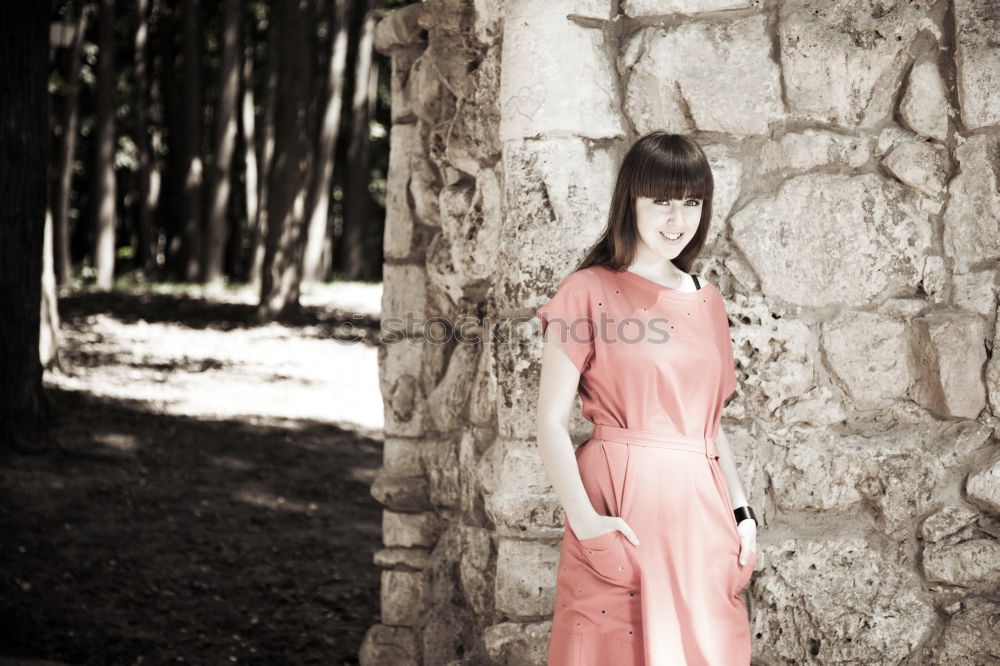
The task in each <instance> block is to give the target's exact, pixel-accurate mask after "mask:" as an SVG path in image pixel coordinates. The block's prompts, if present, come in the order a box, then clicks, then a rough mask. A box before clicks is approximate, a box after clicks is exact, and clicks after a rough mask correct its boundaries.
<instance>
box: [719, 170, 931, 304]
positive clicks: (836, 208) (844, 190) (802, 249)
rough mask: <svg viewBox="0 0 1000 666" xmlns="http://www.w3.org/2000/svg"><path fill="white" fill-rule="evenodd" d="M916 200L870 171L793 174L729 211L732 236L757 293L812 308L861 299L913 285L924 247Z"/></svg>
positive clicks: (922, 217)
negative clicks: (750, 267) (774, 188)
mask: <svg viewBox="0 0 1000 666" xmlns="http://www.w3.org/2000/svg"><path fill="white" fill-rule="evenodd" d="M919 199H920V196H919V195H918V194H916V193H915V192H913V191H912V190H910V189H909V188H906V187H904V186H902V185H900V184H898V183H896V182H892V181H888V180H884V179H882V178H880V177H879V176H877V175H875V174H871V173H869V174H864V175H861V176H848V175H842V174H826V173H814V174H807V175H803V176H797V177H795V178H791V179H789V180H787V181H785V182H784V183H782V184H781V186H780V187H779V188H778V191H777V193H775V194H774V195H773V196H765V197H760V198H757V199H754V200H752V201H750V202H749V203H748V204H747V205H746V206H744V207H743V208H742V209H741V210H740V211H739V212H737V213H736V214H734V215H733V216H732V218H731V225H732V229H733V241H734V242H735V243H736V245H737V246H738V247H739V248H740V250H741V251H742V252H743V253H744V255H746V257H747V258H748V259H749V261H750V262H751V264H752V265H753V267H754V268H755V269H756V271H757V275H758V276H759V277H760V281H761V288H762V289H763V291H764V293H765V295H772V296H776V297H778V298H782V299H785V300H787V301H790V302H792V303H797V304H799V305H807V306H812V307H823V306H826V305H842V306H844V305H846V306H855V305H866V304H869V303H871V302H873V301H877V300H881V299H885V298H887V297H889V296H894V295H901V294H905V293H911V292H912V291H913V290H915V289H916V286H917V284H918V283H919V281H920V278H921V275H922V269H923V265H924V255H925V253H927V252H928V250H929V249H930V246H931V225H930V220H929V216H928V214H927V212H926V211H924V210H921V207H920V201H919ZM831 248H837V251H836V252H832V251H831Z"/></svg>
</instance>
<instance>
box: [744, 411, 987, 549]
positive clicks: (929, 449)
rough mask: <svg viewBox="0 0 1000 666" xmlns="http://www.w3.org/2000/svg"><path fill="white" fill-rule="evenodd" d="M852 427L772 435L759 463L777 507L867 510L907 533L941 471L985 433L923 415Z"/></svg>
mask: <svg viewBox="0 0 1000 666" xmlns="http://www.w3.org/2000/svg"><path fill="white" fill-rule="evenodd" d="M854 427H855V428H856V429H857V430H858V431H859V432H855V433H838V432H834V431H833V430H831V429H820V430H814V431H809V432H808V433H805V432H803V433H796V434H793V435H789V436H788V437H787V438H785V439H781V438H779V437H778V436H777V435H774V437H775V439H776V442H775V445H774V449H773V450H774V451H775V452H776V453H777V452H779V451H781V450H782V449H784V454H783V455H780V454H779V455H774V456H773V457H772V458H771V459H770V460H768V461H767V462H766V463H765V465H764V468H765V470H766V472H767V474H768V476H769V478H770V479H771V487H772V492H773V496H774V501H775V502H776V504H777V505H778V506H779V507H781V509H782V510H783V511H803V512H814V513H816V514H821V513H823V512H829V511H837V512H846V511H848V510H851V509H858V510H860V509H865V510H867V511H870V512H871V514H870V516H869V520H871V521H872V522H873V524H875V525H876V526H877V527H878V528H879V529H881V530H883V531H884V532H886V533H888V534H891V535H893V536H894V537H896V538H899V539H903V538H906V537H907V536H908V535H909V534H910V532H911V531H912V520H913V517H914V516H919V515H920V514H922V513H925V512H927V511H928V510H929V509H930V508H931V507H932V506H933V504H934V502H935V500H936V497H937V493H938V492H941V491H942V489H943V487H944V485H945V484H947V483H948V482H949V480H950V475H949V474H948V470H950V469H954V468H955V467H956V466H957V465H962V464H967V463H966V461H967V459H968V458H969V456H970V454H971V453H972V452H973V451H975V450H976V449H978V448H979V447H981V446H982V445H983V443H984V442H985V441H986V440H987V439H988V437H989V430H988V429H986V428H984V427H983V426H981V425H979V424H975V423H971V424H970V423H968V422H964V423H962V422H960V423H955V424H952V423H948V422H934V421H923V422H918V423H914V424H899V425H897V426H896V427H894V428H892V429H889V430H885V429H884V428H883V427H882V426H879V425H877V424H869V426H868V427H869V430H868V431H867V432H864V431H861V429H862V427H863V424H862V423H855V424H854Z"/></svg>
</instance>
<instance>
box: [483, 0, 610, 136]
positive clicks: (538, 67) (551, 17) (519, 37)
mask: <svg viewBox="0 0 1000 666" xmlns="http://www.w3.org/2000/svg"><path fill="white" fill-rule="evenodd" d="M611 6H612V3H610V2H608V1H607V0H583V1H581V0H547V1H546V2H538V1H537V0H506V4H505V9H506V12H505V24H504V36H503V54H502V56H501V60H502V62H503V69H502V71H501V73H500V107H501V111H500V140H501V141H504V142H506V141H509V140H512V139H523V138H528V137H536V136H539V135H545V134H561V135H564V136H565V135H569V134H572V135H575V136H579V137H586V138H589V139H610V138H619V137H623V136H624V135H625V128H624V126H623V123H622V119H621V115H620V114H619V113H618V109H619V106H620V104H619V99H618V88H617V86H616V85H615V83H614V81H615V72H614V68H613V66H612V57H611V55H610V52H611V45H610V44H609V43H608V42H607V39H608V37H609V35H610V32H608V31H604V30H600V29H598V28H596V27H591V26H589V25H583V24H582V22H578V21H576V20H573V19H572V18H571V16H570V15H574V16H576V17H580V18H584V17H594V18H601V19H610V18H611Z"/></svg>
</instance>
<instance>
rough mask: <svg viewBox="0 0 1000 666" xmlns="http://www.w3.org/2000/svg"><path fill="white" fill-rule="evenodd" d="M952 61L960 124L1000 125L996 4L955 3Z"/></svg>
mask: <svg viewBox="0 0 1000 666" xmlns="http://www.w3.org/2000/svg"><path fill="white" fill-rule="evenodd" d="M954 12H955V46H956V49H955V60H956V65H957V67H956V71H957V72H958V98H959V106H960V107H961V109H962V122H963V123H964V124H965V126H966V128H967V129H970V130H973V129H978V128H980V127H987V126H996V125H1000V49H998V48H997V35H1000V12H998V11H997V4H996V0H956V2H955V9H954Z"/></svg>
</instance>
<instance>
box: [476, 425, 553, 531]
mask: <svg viewBox="0 0 1000 666" xmlns="http://www.w3.org/2000/svg"><path fill="white" fill-rule="evenodd" d="M498 445H499V446H500V447H502V450H503V455H502V457H501V459H500V464H499V466H498V467H497V468H496V473H497V478H496V481H495V482H493V483H491V484H490V487H493V488H496V491H495V492H492V493H490V495H489V496H488V497H487V500H486V512H487V514H488V515H489V517H490V518H491V519H492V520H493V521H494V523H495V524H496V527H497V531H498V533H499V534H501V535H510V536H525V537H538V538H558V537H559V536H561V534H562V530H563V521H564V518H565V512H564V511H563V508H562V505H561V504H560V503H559V499H558V497H557V496H556V494H555V493H554V492H553V491H552V485H551V482H550V481H549V478H548V475H547V474H546V472H545V466H544V465H543V464H542V459H541V456H540V455H539V453H538V446H537V445H536V444H533V443H528V442H523V441H502V442H499V443H498Z"/></svg>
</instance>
